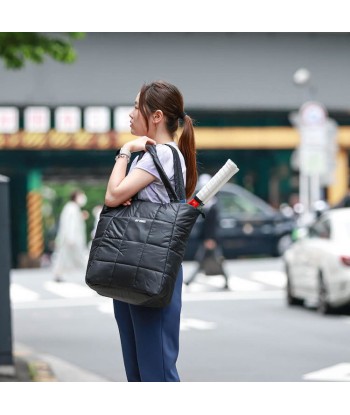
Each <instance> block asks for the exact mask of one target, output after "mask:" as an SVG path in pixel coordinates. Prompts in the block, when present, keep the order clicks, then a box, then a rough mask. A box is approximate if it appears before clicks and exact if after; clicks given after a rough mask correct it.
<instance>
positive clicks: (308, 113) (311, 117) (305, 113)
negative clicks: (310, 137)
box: [300, 102, 327, 125]
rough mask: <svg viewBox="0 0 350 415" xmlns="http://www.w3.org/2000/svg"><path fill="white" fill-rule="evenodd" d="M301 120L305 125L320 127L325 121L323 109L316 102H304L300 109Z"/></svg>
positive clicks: (325, 115)
mask: <svg viewBox="0 0 350 415" xmlns="http://www.w3.org/2000/svg"><path fill="white" fill-rule="evenodd" d="M300 115H301V119H302V121H303V123H304V124H307V125H320V124H323V123H324V122H325V121H326V118H327V114H326V110H325V108H324V107H323V106H322V105H321V104H319V103H317V102H306V103H305V104H304V105H303V106H302V107H301V109H300Z"/></svg>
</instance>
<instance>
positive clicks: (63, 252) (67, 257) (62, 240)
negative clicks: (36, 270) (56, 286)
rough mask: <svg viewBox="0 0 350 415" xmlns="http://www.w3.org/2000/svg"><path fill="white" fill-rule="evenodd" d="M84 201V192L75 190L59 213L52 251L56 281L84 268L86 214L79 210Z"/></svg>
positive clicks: (85, 199)
mask: <svg viewBox="0 0 350 415" xmlns="http://www.w3.org/2000/svg"><path fill="white" fill-rule="evenodd" d="M86 202H87V197H86V195H85V193H84V192H83V191H82V190H75V191H73V192H72V193H71V195H70V200H69V201H68V202H67V203H66V204H65V205H64V207H63V209H62V212H61V214H60V217H59V222H58V230H57V235H56V238H55V248H54V253H53V274H54V280H55V281H56V282H62V281H63V279H64V276H65V275H66V274H67V273H69V272H72V271H76V270H84V269H85V268H86V265H87V260H88V250H87V244H86V224H85V220H86V216H85V215H84V213H85V212H82V211H81V208H82V207H83V206H85V204H86Z"/></svg>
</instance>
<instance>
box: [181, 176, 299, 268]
mask: <svg viewBox="0 0 350 415" xmlns="http://www.w3.org/2000/svg"><path fill="white" fill-rule="evenodd" d="M216 196H217V199H218V202H217V203H218V210H219V229H218V236H219V238H220V241H221V247H222V249H223V254H224V256H225V257H226V258H227V259H232V258H237V257H239V256H253V255H264V256H280V255H282V254H283V252H284V251H285V249H286V248H287V247H288V246H289V245H290V244H291V243H292V240H291V233H292V231H293V229H294V227H295V220H294V219H293V218H291V217H287V216H285V215H284V214H282V213H281V212H280V211H279V210H277V209H274V208H273V207H271V206H270V205H269V204H268V203H266V202H265V201H264V200H262V199H260V198H259V197H257V196H255V195H254V194H252V193H251V192H249V191H248V190H246V189H244V188H243V187H241V186H238V185H236V184H232V183H227V184H226V185H225V186H224V187H223V188H222V189H221V190H220V191H219V192H218V193H217V195H216ZM202 220H203V219H202V218H201V217H200V218H199V219H198V221H197V222H196V224H195V226H194V228H193V230H192V232H191V236H190V238H189V241H188V246H187V249H186V253H185V258H184V259H185V260H193V258H194V256H195V252H196V249H197V248H198V245H199V243H200V229H201V226H202V224H201V221H202ZM204 220H205V219H204Z"/></svg>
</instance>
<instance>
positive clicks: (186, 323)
mask: <svg viewBox="0 0 350 415" xmlns="http://www.w3.org/2000/svg"><path fill="white" fill-rule="evenodd" d="M97 309H98V310H99V311H100V312H101V313H105V314H114V310H113V304H112V302H109V303H106V304H100V305H98V306H97ZM216 326H217V324H216V323H214V322H211V321H204V320H199V319H196V318H185V317H181V320H180V330H182V331H188V330H213V329H215V328H216Z"/></svg>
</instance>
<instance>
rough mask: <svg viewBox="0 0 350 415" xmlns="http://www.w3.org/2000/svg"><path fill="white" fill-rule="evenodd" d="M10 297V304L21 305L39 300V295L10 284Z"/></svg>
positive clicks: (20, 286)
mask: <svg viewBox="0 0 350 415" xmlns="http://www.w3.org/2000/svg"><path fill="white" fill-rule="evenodd" d="M10 297H11V302H12V303H21V302H27V301H36V300H38V299H39V294H38V293H36V292H35V291H32V290H29V289H28V288H25V287H22V285H19V284H14V283H12V284H11V285H10Z"/></svg>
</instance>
